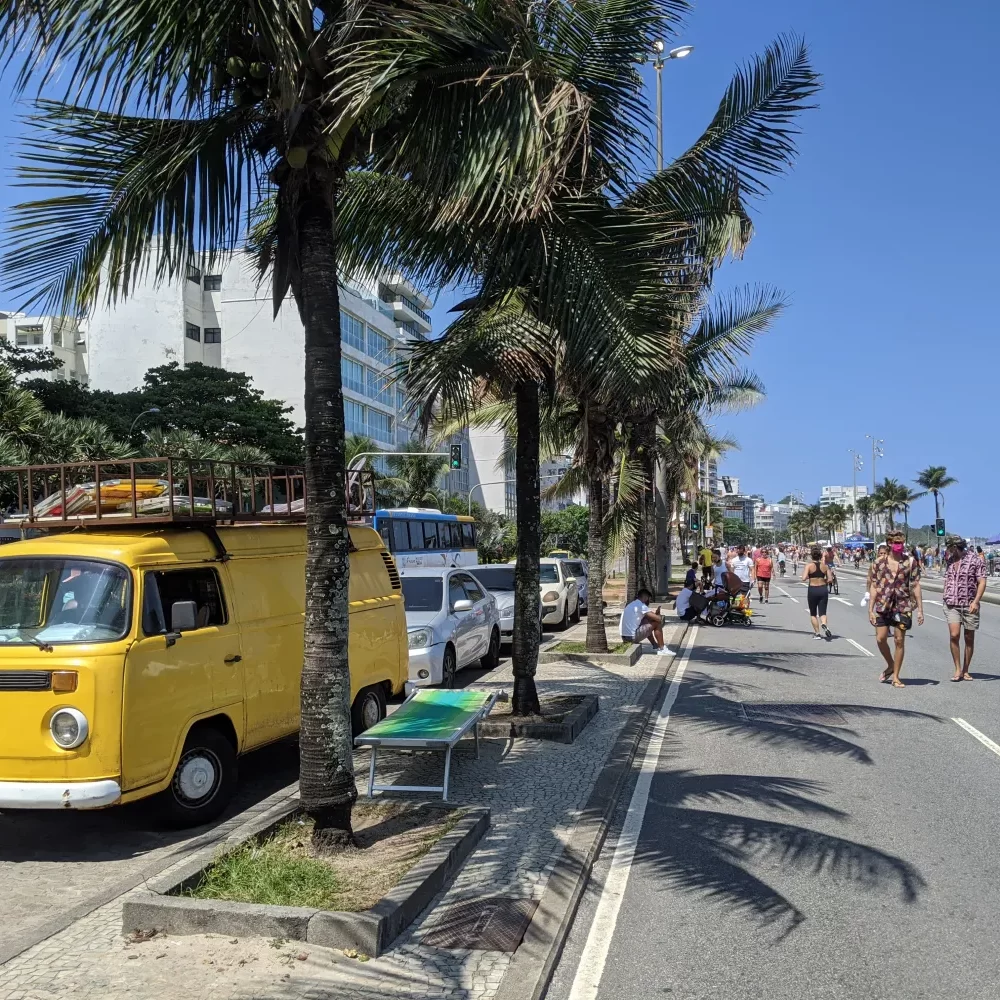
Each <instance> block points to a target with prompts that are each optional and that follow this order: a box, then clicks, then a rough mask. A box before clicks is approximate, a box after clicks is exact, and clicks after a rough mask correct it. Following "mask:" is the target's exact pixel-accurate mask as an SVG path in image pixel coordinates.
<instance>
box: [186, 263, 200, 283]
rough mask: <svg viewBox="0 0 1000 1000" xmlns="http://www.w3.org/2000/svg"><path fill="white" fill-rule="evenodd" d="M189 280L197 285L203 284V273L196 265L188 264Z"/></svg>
mask: <svg viewBox="0 0 1000 1000" xmlns="http://www.w3.org/2000/svg"><path fill="white" fill-rule="evenodd" d="M187 279H188V281H193V282H194V283H195V284H196V285H200V284H201V271H199V270H198V268H196V267H195V266H194V264H188V266H187Z"/></svg>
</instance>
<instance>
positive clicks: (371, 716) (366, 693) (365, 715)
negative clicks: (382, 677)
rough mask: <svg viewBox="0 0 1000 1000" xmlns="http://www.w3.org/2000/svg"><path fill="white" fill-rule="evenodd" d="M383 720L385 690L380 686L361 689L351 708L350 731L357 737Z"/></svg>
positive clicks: (375, 685) (374, 685)
mask: <svg viewBox="0 0 1000 1000" xmlns="http://www.w3.org/2000/svg"><path fill="white" fill-rule="evenodd" d="M384 718H385V688H383V687H382V685H381V684H373V685H372V686H371V687H366V688H362V689H361V690H360V691H359V692H358V696H357V697H356V698H355V699H354V704H353V705H352V706H351V729H352V730H353V731H354V735H355V736H359V735H360V734H361V733H363V732H364V731H365V730H366V729H371V727H372V726H374V725H376V724H378V723H379V722H381V721H382V720H383V719H384Z"/></svg>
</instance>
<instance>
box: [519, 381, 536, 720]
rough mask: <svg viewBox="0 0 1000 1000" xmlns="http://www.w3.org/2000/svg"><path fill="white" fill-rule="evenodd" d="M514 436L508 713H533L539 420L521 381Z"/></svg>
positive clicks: (529, 387) (532, 387) (531, 386)
mask: <svg viewBox="0 0 1000 1000" xmlns="http://www.w3.org/2000/svg"><path fill="white" fill-rule="evenodd" d="M515 407H516V410H517V439H516V441H515V445H514V476H515V478H516V480H517V484H516V487H515V489H516V504H517V566H516V567H515V569H514V649H513V654H512V660H513V668H514V700H513V706H512V708H513V712H514V715H537V714H538V712H539V704H538V691H537V689H536V687H535V672H536V670H537V669H538V611H539V602H540V595H539V591H538V560H539V558H540V557H541V550H542V504H541V499H540V497H539V479H538V450H539V435H540V422H539V416H538V385H537V383H535V382H524V383H522V384H520V385H519V386H518V387H517V391H516V394H515Z"/></svg>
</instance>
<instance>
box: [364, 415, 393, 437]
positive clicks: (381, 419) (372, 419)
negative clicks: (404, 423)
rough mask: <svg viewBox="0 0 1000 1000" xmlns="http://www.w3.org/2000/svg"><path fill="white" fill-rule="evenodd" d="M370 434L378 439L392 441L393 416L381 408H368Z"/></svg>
mask: <svg viewBox="0 0 1000 1000" xmlns="http://www.w3.org/2000/svg"><path fill="white" fill-rule="evenodd" d="M368 434H369V435H370V436H371V437H373V438H375V440H376V441H388V442H389V443H390V444H391V443H392V417H391V416H390V415H389V414H388V413H383V412H382V411H381V410H374V409H372V408H371V407H369V408H368Z"/></svg>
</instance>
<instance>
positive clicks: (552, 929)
mask: <svg viewBox="0 0 1000 1000" xmlns="http://www.w3.org/2000/svg"><path fill="white" fill-rule="evenodd" d="M682 624H683V625H684V628H683V630H682V631H681V633H680V634H679V635H678V636H677V637H676V640H675V643H674V645H675V647H676V648H677V650H678V656H675V657H671V658H670V659H669V662H667V663H665V664H664V665H663V667H662V668H660V669H658V670H657V672H656V674H655V675H654V676H653V677H652V678H650V681H649V683H648V684H647V685H646V688H645V690H644V691H643V693H642V695H641V697H640V698H639V708H640V711H639V712H638V713H637V714H636V716H635V717H634V718H632V719H630V720H629V721H628V722H626V723H625V725H624V727H623V728H622V731H621V732H620V733H619V734H618V739H617V740H616V741H615V745H614V746H613V747H612V749H611V753H610V754H608V759H607V761H606V762H605V764H604V767H603V768H602V770H601V773H600V774H599V775H598V777H597V782H596V783H595V785H594V790H593V791H592V792H591V794H590V798H589V799H588V800H587V805H586V806H585V807H584V809H583V812H582V813H581V816H580V820H579V822H578V823H577V825H576V827H575V828H574V830H573V833H572V834H571V836H570V840H569V843H568V844H567V845H566V847H565V848H564V849H563V853H562V855H561V856H560V857H559V859H558V860H557V861H556V863H555V865H554V867H553V869H552V874H551V875H550V876H549V880H548V882H547V883H546V886H545V892H544V893H543V895H542V898H541V901H540V902H539V904H538V908H537V909H536V910H535V915H534V917H533V918H532V921H531V924H530V925H529V926H528V930H527V931H526V932H525V935H524V939H523V941H522V942H521V946H520V947H519V948H518V949H517V951H516V952H514V957H513V959H512V960H511V963H510V966H509V967H508V969H507V973H506V974H505V975H504V977H503V980H502V982H501V984H500V989H499V991H498V992H497V995H496V1000H541V998H542V997H543V996H544V995H545V991H546V990H547V989H548V987H549V983H550V982H551V980H552V976H553V974H554V973H555V969H556V965H557V964H558V963H559V959H560V957H561V956H562V951H563V947H564V946H565V944H566V938H567V937H568V936H569V932H570V928H571V927H572V925H573V919H574V917H575V916H576V912H577V909H578V908H579V906H580V900H581V899H582V898H583V893H584V890H585V889H586V887H587V883H588V881H589V880H590V873H591V871H592V870H593V867H594V863H595V862H596V861H597V858H598V856H599V855H600V853H601V848H602V847H603V846H604V839H605V837H607V834H608V828H609V827H610V825H611V819H612V817H613V816H614V813H615V810H616V809H617V807H618V802H619V800H620V799H621V796H622V794H623V792H624V791H625V789H626V787H627V786H628V781H629V776H630V774H631V770H632V762H633V761H634V760H635V755H636V753H637V751H638V749H639V745H640V743H641V742H642V738H643V735H644V734H645V732H646V729H647V727H648V725H649V719H650V717H651V715H652V713H653V710H654V708H655V707H656V705H657V704H659V702H660V698H661V696H662V694H663V689H664V686H665V684H666V680H667V677H668V676H669V674H670V671H671V669H672V668H673V667H674V665H675V664H676V663H678V662H679V659H678V658H679V656H680V650H681V648H682V646H683V644H684V640H685V638H686V637H687V630H688V628H689V627H690V623H688V622H685V623H682Z"/></svg>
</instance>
